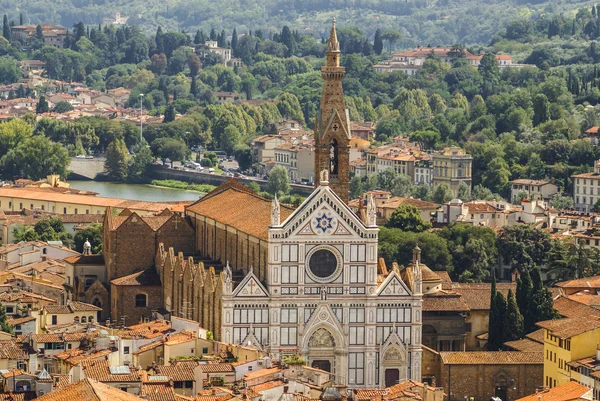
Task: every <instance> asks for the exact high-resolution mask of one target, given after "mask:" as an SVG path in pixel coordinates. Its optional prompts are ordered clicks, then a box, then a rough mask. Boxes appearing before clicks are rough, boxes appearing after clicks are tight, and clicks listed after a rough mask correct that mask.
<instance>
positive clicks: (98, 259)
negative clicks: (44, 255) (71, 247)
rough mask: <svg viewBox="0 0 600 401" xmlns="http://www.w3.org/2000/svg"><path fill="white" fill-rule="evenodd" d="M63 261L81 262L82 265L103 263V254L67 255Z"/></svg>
mask: <svg viewBox="0 0 600 401" xmlns="http://www.w3.org/2000/svg"><path fill="white" fill-rule="evenodd" d="M64 261H65V262H67V263H70V264H72V265H74V264H82V265H103V264H104V255H77V256H69V257H68V258H65V259H64Z"/></svg>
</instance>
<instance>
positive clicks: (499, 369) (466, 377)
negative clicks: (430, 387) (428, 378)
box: [438, 363, 544, 401]
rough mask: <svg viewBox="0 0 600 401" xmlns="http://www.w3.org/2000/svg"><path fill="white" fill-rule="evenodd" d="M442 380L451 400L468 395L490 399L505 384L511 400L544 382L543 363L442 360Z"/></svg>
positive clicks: (533, 390) (441, 384)
mask: <svg viewBox="0 0 600 401" xmlns="http://www.w3.org/2000/svg"><path fill="white" fill-rule="evenodd" d="M440 365H441V366H440V375H441V381H440V382H439V384H438V385H440V386H442V387H444V392H445V393H446V394H448V395H449V400H450V401H453V400H456V401H463V400H465V397H467V398H469V397H474V398H475V400H476V401H477V400H489V399H490V398H491V397H495V396H496V388H497V386H506V388H507V391H508V394H507V395H508V399H509V400H515V399H518V398H522V397H525V396H526V395H529V394H533V393H535V390H536V388H537V387H539V386H541V385H542V380H543V379H542V378H543V371H544V366H543V364H537V365H517V364H511V365H487V364H486V365H445V364H443V363H440Z"/></svg>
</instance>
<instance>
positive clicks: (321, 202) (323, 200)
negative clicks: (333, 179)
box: [276, 185, 371, 238]
mask: <svg viewBox="0 0 600 401" xmlns="http://www.w3.org/2000/svg"><path fill="white" fill-rule="evenodd" d="M276 229H277V230H281V231H282V232H283V234H282V235H283V238H289V237H290V236H292V235H298V236H331V235H340V236H342V235H344V236H348V237H354V238H366V237H367V235H368V234H367V233H368V232H369V231H370V230H371V229H368V228H367V227H366V226H365V225H364V223H363V222H362V220H361V219H359V218H358V216H356V214H355V213H354V212H353V211H352V210H351V209H350V208H349V207H348V205H346V203H344V202H343V201H342V200H341V199H340V198H339V196H338V195H337V194H336V193H335V192H334V191H333V190H332V189H331V188H330V187H329V186H327V185H321V186H319V187H318V188H317V189H316V190H315V191H314V192H313V193H312V194H311V195H310V196H309V197H308V198H307V199H306V200H305V201H304V202H303V203H302V205H300V207H298V208H297V209H296V210H295V211H294V212H293V213H292V214H291V215H290V216H289V217H288V218H287V219H286V220H285V221H284V222H282V225H281V227H277V228H276Z"/></svg>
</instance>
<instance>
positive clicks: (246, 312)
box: [233, 305, 269, 334]
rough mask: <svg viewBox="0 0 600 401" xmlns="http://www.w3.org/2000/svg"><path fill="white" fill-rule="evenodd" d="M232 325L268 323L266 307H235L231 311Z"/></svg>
mask: <svg viewBox="0 0 600 401" xmlns="http://www.w3.org/2000/svg"><path fill="white" fill-rule="evenodd" d="M233 323H235V324H240V323H269V310H268V309H267V308H266V306H265V307H257V306H251V305H248V306H244V305H239V306H238V305H236V308H234V309H233ZM255 334H256V333H255Z"/></svg>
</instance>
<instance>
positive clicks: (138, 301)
mask: <svg viewBox="0 0 600 401" xmlns="http://www.w3.org/2000/svg"><path fill="white" fill-rule="evenodd" d="M135 306H136V308H144V307H146V306H148V297H147V296H146V294H137V295H136V296H135Z"/></svg>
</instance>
